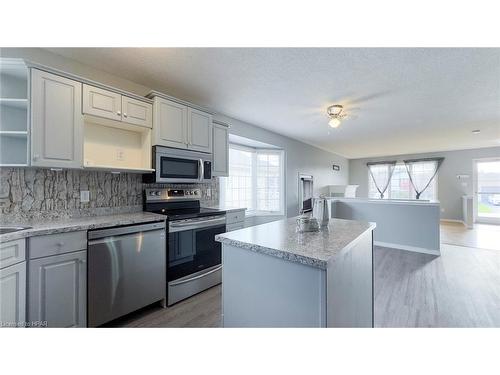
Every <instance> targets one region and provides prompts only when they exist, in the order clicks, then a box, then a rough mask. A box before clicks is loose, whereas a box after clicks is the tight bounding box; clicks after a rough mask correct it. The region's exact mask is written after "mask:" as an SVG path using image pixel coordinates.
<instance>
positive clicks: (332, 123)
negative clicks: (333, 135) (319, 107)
mask: <svg viewBox="0 0 500 375" xmlns="http://www.w3.org/2000/svg"><path fill="white" fill-rule="evenodd" d="M328 125H330V127H332V128H338V127H339V126H340V120H339V119H338V118H336V117H332V118H331V119H330V121H328Z"/></svg>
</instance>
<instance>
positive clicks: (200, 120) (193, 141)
mask: <svg viewBox="0 0 500 375" xmlns="http://www.w3.org/2000/svg"><path fill="white" fill-rule="evenodd" d="M187 113H188V148H189V149H191V150H195V151H202V152H212V115H210V114H208V113H205V112H202V111H199V110H197V109H194V108H189V107H188V112H187Z"/></svg>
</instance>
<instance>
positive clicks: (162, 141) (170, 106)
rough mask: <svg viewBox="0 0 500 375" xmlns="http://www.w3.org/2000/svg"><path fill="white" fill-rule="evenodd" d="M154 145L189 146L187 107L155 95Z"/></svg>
mask: <svg viewBox="0 0 500 375" xmlns="http://www.w3.org/2000/svg"><path fill="white" fill-rule="evenodd" d="M153 106H154V115H153V145H159V146H167V147H177V148H187V143H188V140H187V107H186V106H185V105H182V104H179V103H176V102H173V101H170V100H166V99H162V98H159V97H155V99H154V104H153Z"/></svg>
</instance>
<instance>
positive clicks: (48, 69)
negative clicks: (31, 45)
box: [24, 60, 153, 104]
mask: <svg viewBox="0 0 500 375" xmlns="http://www.w3.org/2000/svg"><path fill="white" fill-rule="evenodd" d="M24 62H25V64H26V66H28V67H29V68H34V69H38V70H42V71H44V72H47V73H52V74H56V75H59V76H62V77H66V78H69V79H72V80H75V81H78V82H81V83H85V84H87V85H91V86H94V87H98V88H101V89H103V90H108V91H112V92H115V93H117V94H120V95H125V96H128V97H129V98H133V99H137V100H140V101H142V102H145V103H149V104H153V101H152V100H151V99H149V98H146V97H144V96H141V95H137V94H134V93H131V92H129V91H125V90H122V89H119V88H116V87H113V86H109V85H105V84H103V83H101V82H97V81H93V80H91V79H88V78H84V77H82V76H79V75H76V74H73V73H68V72H65V71H63V70H59V69H56V68H52V67H50V66H46V65H42V64H39V63H36V62H33V61H28V60H24Z"/></svg>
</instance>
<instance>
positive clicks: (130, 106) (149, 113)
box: [122, 96, 153, 128]
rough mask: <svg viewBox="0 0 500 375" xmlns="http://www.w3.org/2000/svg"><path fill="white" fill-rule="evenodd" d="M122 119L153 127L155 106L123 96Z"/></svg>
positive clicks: (134, 123)
mask: <svg viewBox="0 0 500 375" xmlns="http://www.w3.org/2000/svg"><path fill="white" fill-rule="evenodd" d="M122 121H123V122H127V123H129V124H132V125H139V126H144V127H147V128H151V127H152V124H153V106H152V105H151V104H149V103H145V102H141V101H140V100H137V99H132V98H129V97H128V96H122Z"/></svg>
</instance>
